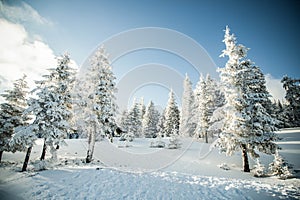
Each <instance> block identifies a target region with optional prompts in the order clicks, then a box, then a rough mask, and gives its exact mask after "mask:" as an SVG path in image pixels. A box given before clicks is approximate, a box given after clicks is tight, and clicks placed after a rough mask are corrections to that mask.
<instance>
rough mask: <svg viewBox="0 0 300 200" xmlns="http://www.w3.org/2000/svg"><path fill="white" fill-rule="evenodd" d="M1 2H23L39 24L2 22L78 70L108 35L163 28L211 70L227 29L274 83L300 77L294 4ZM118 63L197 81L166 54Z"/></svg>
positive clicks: (265, 0) (234, 0) (260, 0)
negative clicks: (168, 70) (195, 48)
mask: <svg viewBox="0 0 300 200" xmlns="http://www.w3.org/2000/svg"><path fill="white" fill-rule="evenodd" d="M3 4H5V5H9V6H14V7H21V8H24V7H26V6H24V5H29V6H30V7H31V8H32V11H36V12H37V14H38V15H39V17H40V18H41V19H42V20H44V21H43V22H42V23H39V22H37V21H36V22H34V20H21V19H9V18H12V17H11V16H10V17H9V16H7V15H4V18H6V19H7V20H9V21H11V22H14V23H19V24H21V25H22V26H24V28H25V30H26V31H27V32H28V35H29V36H32V38H34V39H35V38H37V37H38V38H39V40H42V41H43V42H44V43H45V44H47V45H48V46H49V48H51V49H52V50H53V53H54V54H55V55H59V54H61V53H63V52H64V51H68V52H69V53H70V54H71V57H72V59H74V60H75V61H76V63H77V64H78V65H80V64H82V63H83V62H84V61H85V59H86V58H87V57H88V56H89V55H90V54H91V52H92V51H93V50H94V49H95V48H96V47H97V46H98V45H99V44H100V43H101V42H103V41H105V40H107V39H108V38H110V37H111V36H113V35H115V34H118V33H120V32H123V31H127V30H130V29H134V28H142V27H162V28H168V29H172V30H175V31H178V32H180V33H183V34H185V35H187V36H188V37H191V38H192V39H194V40H195V41H196V42H198V43H199V44H200V45H202V47H203V48H204V49H205V50H206V51H207V53H208V54H209V55H210V56H211V58H212V59H213V61H214V63H215V64H216V66H217V67H223V66H224V64H225V62H226V60H227V59H225V58H219V55H220V54H221V51H222V50H223V49H224V44H223V43H222V39H223V36H224V32H223V30H224V28H225V26H226V25H229V27H230V28H231V30H232V32H233V33H234V34H235V35H236V36H237V38H238V42H239V43H242V44H244V45H245V46H246V47H248V48H250V51H249V54H248V57H249V58H250V59H251V60H252V61H253V62H255V63H256V64H257V65H258V66H259V67H260V68H261V69H262V71H263V72H264V73H265V74H270V75H269V76H270V78H272V79H276V80H278V79H280V78H281V77H282V76H283V75H285V74H287V75H289V76H292V77H299V75H300V73H299V72H300V66H299V64H298V56H297V54H298V53H299V46H300V39H299V35H300V31H299V24H300V21H299V20H300V16H299V12H298V11H299V10H300V9H299V8H300V3H299V1H296V0H289V1H279V0H277V1H276V0H274V1H271V0H254V1H245V0H211V1H176V0H173V1H171V0H164V1H158V0H157V1H156V0H155V1H146V0H141V1H133V0H129V1H115V0H110V1H79V0H75V1H61V0H43V1H40V0H25V1H18V2H17V1H4V2H3ZM27 10H28V9H27ZM2 17H3V16H2ZM29 38H30V37H29ZM34 39H32V40H34ZM172 58H173V59H172ZM122 59H123V60H122ZM122 59H120V60H119V61H118V62H119V65H120V66H121V65H123V66H124V67H125V68H126V70H130V68H131V67H132V68H134V67H136V66H138V65H142V64H143V62H145V63H146V62H155V63H157V62H159V63H163V64H166V65H168V66H170V67H175V68H176V66H177V70H178V71H179V72H180V73H182V74H184V73H185V72H184V71H186V72H188V73H189V74H190V76H191V79H192V81H193V82H194V83H195V82H196V81H197V78H198V74H197V73H194V72H193V71H192V70H191V67H190V66H188V65H189V64H188V63H186V62H185V61H184V60H180V59H178V58H175V57H174V56H172V55H169V54H166V53H165V54H164V53H162V54H161V52H157V51H156V52H154V51H149V50H148V51H146V52H136V53H132V55H128V57H127V58H126V56H124V58H122ZM116 65H117V64H116ZM185 66H186V67H185ZM125 68H123V72H122V70H120V71H116V72H115V73H116V75H117V78H118V79H120V77H121V76H122V75H123V74H124V73H125V72H124V69H125ZM185 69H186V70H185ZM116 70H117V69H116ZM122 73H123V74H122ZM204 73H205V72H204ZM140 93H141V91H140ZM138 95H141V94H138ZM166 98H167V97H166Z"/></svg>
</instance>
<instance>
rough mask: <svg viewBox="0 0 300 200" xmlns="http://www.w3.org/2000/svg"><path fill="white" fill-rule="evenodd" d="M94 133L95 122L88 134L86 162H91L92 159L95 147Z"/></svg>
mask: <svg viewBox="0 0 300 200" xmlns="http://www.w3.org/2000/svg"><path fill="white" fill-rule="evenodd" d="M95 134H96V122H95V124H94V130H93V131H91V133H90V134H89V140H88V151H87V156H86V163H90V162H92V159H93V153H94V148H95Z"/></svg>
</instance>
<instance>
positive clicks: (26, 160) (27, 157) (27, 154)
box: [22, 146, 32, 172]
mask: <svg viewBox="0 0 300 200" xmlns="http://www.w3.org/2000/svg"><path fill="white" fill-rule="evenodd" d="M31 150H32V146H31V147H28V149H27V153H26V156H25V160H24V163H23V167H22V172H24V171H26V169H27V165H28V162H29V158H30V154H31Z"/></svg>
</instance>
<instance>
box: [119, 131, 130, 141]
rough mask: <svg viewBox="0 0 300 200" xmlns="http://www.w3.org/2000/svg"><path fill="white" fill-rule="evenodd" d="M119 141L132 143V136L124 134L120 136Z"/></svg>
mask: <svg viewBox="0 0 300 200" xmlns="http://www.w3.org/2000/svg"><path fill="white" fill-rule="evenodd" d="M119 141H127V142H132V141H133V134H130V133H124V134H123V135H121V137H120V139H119Z"/></svg>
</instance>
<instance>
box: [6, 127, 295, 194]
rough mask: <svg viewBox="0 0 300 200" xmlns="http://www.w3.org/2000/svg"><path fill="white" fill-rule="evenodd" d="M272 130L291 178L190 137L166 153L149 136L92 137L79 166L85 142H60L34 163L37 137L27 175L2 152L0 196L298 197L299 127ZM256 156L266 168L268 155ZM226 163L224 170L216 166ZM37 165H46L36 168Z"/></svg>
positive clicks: (16, 159) (18, 158)
mask: <svg viewBox="0 0 300 200" xmlns="http://www.w3.org/2000/svg"><path fill="white" fill-rule="evenodd" d="M278 134H279V136H280V137H282V138H283V140H281V141H280V142H278V144H279V145H280V146H281V147H282V148H283V149H282V150H281V151H280V154H281V155H283V157H284V158H286V159H287V160H288V161H289V163H291V164H293V166H294V170H295V171H296V174H295V178H291V179H287V180H280V179H278V178H277V177H265V178H255V177H253V174H252V173H244V172H242V171H241V169H242V166H241V163H242V162H241V156H240V154H236V155H234V156H232V157H226V156H225V155H223V154H219V153H218V150H217V149H213V148H212V147H211V146H210V144H205V143H203V141H194V140H192V139H191V138H184V139H182V138H181V142H182V148H181V149H172V150H171V149H155V148H149V145H150V142H151V141H153V139H135V140H134V142H132V143H130V145H131V146H130V147H128V148H118V146H121V145H122V142H119V141H118V140H117V138H114V143H113V144H111V143H109V142H108V141H106V140H104V141H101V142H96V145H95V154H94V161H93V162H92V163H90V164H85V163H83V161H84V160H85V157H86V150H87V141H86V140H84V139H77V140H76V139H73V140H66V143H67V146H62V147H61V148H60V150H59V151H58V158H59V161H58V162H56V163H53V162H52V163H51V162H50V160H47V161H46V162H44V163H41V162H39V161H38V159H39V156H40V153H41V150H42V144H43V142H42V141H41V140H38V141H37V144H36V145H35V146H34V148H33V150H32V155H31V163H30V165H29V166H28V172H23V173H21V172H18V171H20V169H21V166H22V161H23V159H24V156H25V154H24V153H19V152H17V153H15V154H12V153H7V152H4V154H3V163H2V164H1V165H0V199H299V198H300V189H299V188H300V181H299V171H300V159H299V158H300V157H299V155H300V148H299V147H300V146H299V145H300V144H299V141H300V129H286V130H284V131H279V132H278ZM163 141H165V142H166V143H168V139H166V138H164V139H163ZM49 154H50V153H49V152H48V153H47V156H48V158H50V156H51V155H49ZM262 156H263V157H262V159H261V162H262V164H264V165H265V166H266V167H267V166H268V165H267V164H268V163H269V162H271V161H272V160H273V157H271V156H266V155H262ZM224 164H226V166H228V167H229V168H230V169H229V170H224V169H221V168H220V167H218V166H224ZM254 164H255V162H254V161H253V160H251V159H250V166H251V167H253V165H254ZM43 167H46V168H47V170H43V171H38V169H40V168H43Z"/></svg>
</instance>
